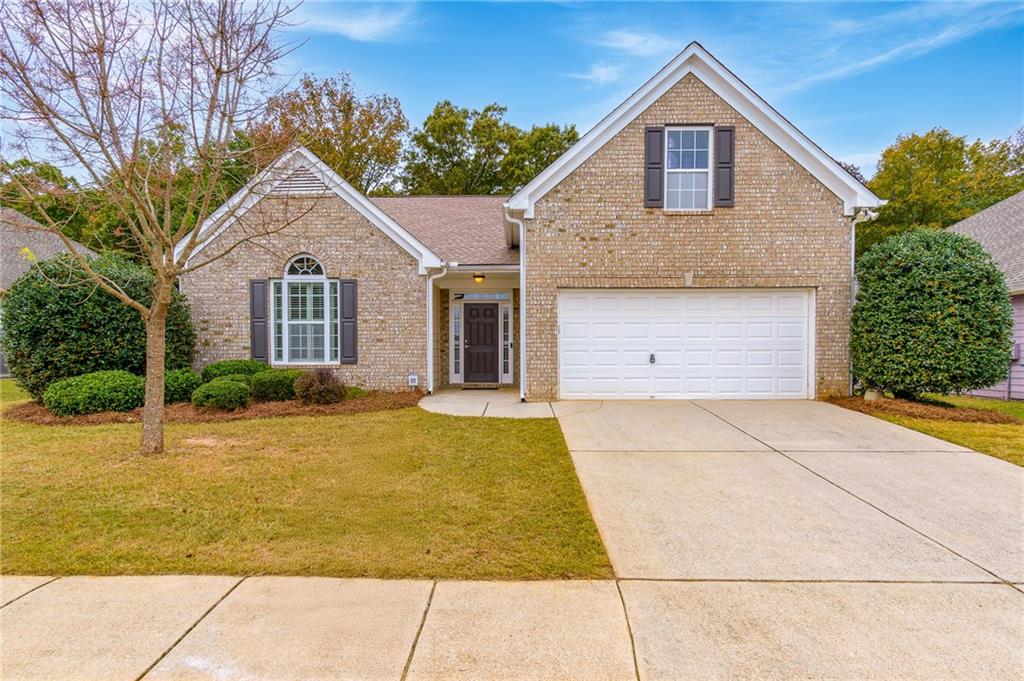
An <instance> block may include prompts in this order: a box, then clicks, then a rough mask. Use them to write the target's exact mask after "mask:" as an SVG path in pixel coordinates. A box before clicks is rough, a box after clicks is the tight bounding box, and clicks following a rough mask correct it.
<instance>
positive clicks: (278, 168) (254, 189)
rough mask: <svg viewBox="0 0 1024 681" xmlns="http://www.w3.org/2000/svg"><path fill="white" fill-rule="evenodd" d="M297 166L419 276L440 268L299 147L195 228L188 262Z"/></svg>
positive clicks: (420, 247) (398, 228) (384, 215)
mask: <svg viewBox="0 0 1024 681" xmlns="http://www.w3.org/2000/svg"><path fill="white" fill-rule="evenodd" d="M300 166H306V167H307V168H309V170H310V171H311V172H312V173H313V174H314V175H316V176H317V177H318V178H319V179H320V180H321V181H322V182H323V183H324V184H325V185H326V186H327V188H328V189H330V190H331V191H332V192H333V193H334V194H336V195H337V196H338V197H340V198H341V199H342V200H343V201H345V202H346V203H348V204H349V205H350V206H352V207H353V208H355V209H356V211H357V212H358V213H359V214H360V215H362V216H363V217H365V218H366V219H367V220H369V221H370V222H371V223H372V224H374V225H375V226H376V227H378V228H379V229H380V230H381V231H382V232H384V233H385V234H387V235H388V236H389V237H391V239H392V241H394V242H395V243H397V244H398V245H399V246H401V247H402V248H403V249H404V250H405V251H406V252H407V253H409V254H410V255H411V256H413V257H414V258H416V260H417V262H418V263H419V273H420V274H426V271H427V270H428V269H430V268H437V267H440V266H441V264H442V261H441V258H439V257H438V256H437V255H436V254H434V253H433V252H432V251H431V250H430V249H429V248H427V247H426V246H425V245H423V243H421V242H420V241H419V240H417V239H416V238H415V237H414V236H413V235H412V234H410V233H409V232H408V231H407V230H406V229H405V228H404V227H402V226H401V225H399V224H398V223H397V222H395V221H394V219H392V218H391V217H390V216H388V214H387V213H385V212H384V211H382V210H381V209H380V208H378V207H377V206H376V205H375V204H374V203H373V202H372V201H370V200H369V199H368V198H366V196H364V195H363V194H362V192H360V191H358V190H357V189H356V188H355V187H353V186H352V185H350V184H349V183H348V182H346V181H345V180H344V179H343V178H342V177H341V176H340V175H338V174H337V173H336V172H334V171H333V170H331V168H330V167H328V166H327V164H326V163H324V162H323V161H321V160H320V159H319V158H318V157H317V156H316V154H314V153H313V152H311V151H310V150H309V149H307V148H306V147H302V146H300V147H296V148H295V149H293V150H291V151H290V152H288V153H286V154H284V155H283V156H281V158H279V159H278V160H277V161H275V162H274V163H272V164H271V165H270V167H268V168H267V169H265V170H264V171H263V172H261V173H260V174H259V175H257V176H256V177H254V178H253V179H252V180H250V181H249V182H248V183H247V184H246V185H245V186H244V187H242V189H240V190H238V192H236V193H235V195H234V196H232V197H231V198H230V199H228V200H227V201H226V202H225V203H224V205H222V206H221V207H220V208H218V209H217V210H216V211H214V212H213V213H212V214H211V215H210V217H208V218H207V219H206V220H205V221H204V222H203V224H202V225H201V226H200V227H199V237H198V242H199V245H198V246H196V248H195V250H193V251H192V255H190V256H189V259H190V260H191V258H194V257H195V256H196V255H197V254H198V253H199V252H200V251H202V250H203V249H204V248H206V247H207V246H208V245H210V244H211V243H213V242H214V241H215V240H216V239H217V237H218V236H220V235H221V234H222V233H223V232H224V230H225V229H227V228H228V227H230V226H231V224H232V223H233V222H234V221H235V220H237V219H238V217H239V216H240V215H242V214H244V213H245V212H246V211H248V210H249V209H250V208H252V207H253V206H254V205H256V203H257V202H258V201H259V200H260V199H263V198H265V197H266V196H268V195H269V194H270V193H271V192H272V191H273V190H274V187H275V186H277V184H278V183H280V182H281V181H282V180H284V179H285V178H286V177H287V176H288V173H287V172H284V171H290V170H293V169H295V168H297V167H300ZM275 174H276V175H277V176H276V177H275V176H274V175H275ZM261 184H266V185H267V186H266V187H261V186H260V185H261ZM306 193H308V192H306ZM309 195H310V196H314V195H317V193H311V194H309ZM228 214H230V215H231V217H229V218H227V219H226V220H224V222H223V224H220V225H219V226H218V227H217V230H216V231H215V232H214V233H213V234H211V235H210V236H208V237H206V236H205V232H207V231H208V230H209V229H211V228H212V227H213V226H214V225H217V223H218V222H219V221H220V220H221V218H223V216H225V215H228ZM184 248H185V242H184V241H183V242H182V243H179V244H178V246H177V247H176V248H175V250H174V257H175V260H177V258H178V257H179V256H180V255H181V252H182V251H183V250H184Z"/></svg>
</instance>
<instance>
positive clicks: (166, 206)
mask: <svg viewBox="0 0 1024 681" xmlns="http://www.w3.org/2000/svg"><path fill="white" fill-rule="evenodd" d="M289 14H290V8H289V7H287V6H285V5H284V4H282V3H281V2H280V0H210V1H206V0H150V1H149V2H146V3H133V2H131V1H130V0H6V2H4V3H3V4H2V5H0V92H2V94H3V97H2V99H3V104H2V105H0V106H2V109H0V114H2V116H3V118H4V119H5V120H6V121H8V122H10V125H9V126H7V127H8V128H9V130H10V131H11V134H10V138H9V139H10V141H9V143H8V144H9V146H8V148H9V149H14V150H17V152H19V154H20V155H22V156H24V157H26V158H31V157H32V156H33V154H36V153H45V155H46V156H47V160H48V161H50V162H52V163H54V164H62V165H63V166H64V167H68V168H74V169H76V172H77V173H79V174H80V175H81V176H82V178H83V179H82V184H83V186H84V187H86V188H87V189H89V190H90V191H89V192H77V193H74V192H69V194H68V196H67V197H65V198H67V199H68V200H72V199H73V198H74V196H79V197H81V196H88V195H90V194H94V195H100V196H102V198H103V200H104V201H105V203H106V205H107V206H108V207H109V210H111V211H113V212H114V214H116V217H117V219H118V220H119V221H120V224H122V225H123V226H124V230H125V231H126V233H127V236H128V237H129V238H130V239H131V241H132V243H133V246H134V248H135V250H136V252H137V254H138V258H139V260H140V261H141V262H142V263H143V264H144V265H145V266H146V267H147V268H148V269H149V270H151V272H152V274H153V284H152V291H151V292H150V294H151V295H148V296H146V297H145V299H144V300H143V299H141V298H140V297H133V296H132V295H130V294H129V292H127V291H126V290H124V289H123V288H121V287H119V286H118V285H117V284H116V283H115V282H113V281H112V280H110V279H108V278H106V277H104V276H103V275H102V273H101V272H97V271H96V270H95V269H94V268H93V267H92V266H91V265H90V262H89V260H88V259H87V258H86V257H85V255H84V254H83V253H81V252H79V250H78V248H77V247H76V245H75V244H74V243H73V242H72V241H71V240H69V239H68V238H67V237H66V235H65V234H64V232H63V231H62V228H63V227H64V225H65V223H66V220H63V219H61V217H60V216H54V215H51V213H50V212H48V211H47V210H45V207H41V209H40V210H39V211H37V212H36V213H35V215H36V217H38V218H42V219H43V225H44V227H45V228H46V229H47V230H49V231H51V232H53V233H54V234H56V235H58V236H59V237H60V238H61V239H63V241H64V245H65V247H66V248H67V250H68V251H69V252H70V253H71V256H72V257H73V258H74V260H75V261H76V263H77V264H78V265H79V266H80V267H81V269H82V271H83V272H85V274H86V275H87V281H88V284H89V285H91V286H94V287H98V288H100V289H102V290H103V291H105V292H106V293H107V294H109V295H112V296H114V297H115V298H117V299H118V300H120V301H121V302H122V303H124V304H125V305H127V306H129V307H131V308H133V309H134V310H136V311H137V312H138V313H139V314H140V315H141V316H142V319H143V320H144V322H145V327H146V362H145V371H146V400H145V407H144V409H143V417H142V438H141V445H140V451H141V452H143V453H154V452H159V451H162V449H163V426H164V411H163V401H164V356H165V345H166V324H167V314H168V308H169V306H170V303H171V299H172V294H173V291H174V288H175V282H176V281H177V279H178V277H179V276H181V275H182V274H184V273H187V272H190V271H192V270H194V269H196V268H199V267H202V266H204V265H206V264H208V262H210V261H211V260H212V259H214V258H216V257H222V256H223V255H225V254H227V253H230V252H232V251H233V250H234V248H235V247H237V246H238V245H240V244H242V243H244V242H247V241H251V240H253V239H258V238H259V237H260V236H262V235H266V234H268V233H270V232H273V231H280V230H282V229H285V228H286V227H287V226H288V224H290V223H285V224H282V223H281V222H277V223H273V222H270V221H269V220H261V219H260V218H259V216H258V215H254V216H252V217H249V216H247V217H246V219H245V220H240V221H239V222H238V223H237V224H238V227H237V228H236V229H235V230H233V231H234V232H235V234H236V236H234V237H232V241H233V243H230V244H227V247H226V248H224V249H219V252H218V254H217V255H216V256H209V257H210V260H202V259H198V258H197V259H192V257H191V256H192V255H193V252H194V251H195V249H196V245H197V236H198V232H199V230H197V229H194V228H195V227H196V226H197V225H200V224H202V223H203V222H204V221H205V220H207V218H209V217H210V216H211V214H212V213H213V212H214V211H215V210H216V209H217V208H218V207H219V206H220V205H221V203H222V202H223V200H224V198H226V197H225V194H226V193H227V192H228V191H231V189H232V188H233V187H235V186H238V185H239V184H240V182H241V180H242V177H236V178H231V177H227V176H229V175H230V174H231V173H233V172H238V173H239V174H240V175H241V176H245V177H248V176H250V175H252V174H253V173H255V172H257V171H259V170H260V169H259V168H258V167H253V164H252V159H253V158H258V157H259V155H258V154H256V153H255V152H256V151H258V149H254V148H253V147H252V145H248V144H245V145H239V144H237V133H238V131H239V130H242V129H245V128H246V127H247V126H248V125H250V124H251V123H252V122H254V121H255V120H257V119H259V118H261V117H262V114H263V104H264V102H265V101H266V98H267V97H268V96H269V95H272V94H273V93H272V92H270V88H271V87H272V84H273V83H274V82H275V81H274V76H275V64H276V63H277V62H278V60H279V59H280V58H281V57H282V56H283V54H284V53H285V52H286V50H287V48H286V47H285V46H282V45H281V44H280V43H279V42H278V40H277V36H278V32H279V29H281V28H282V27H284V26H285V25H286V22H287V18H288V16H289ZM5 151H6V150H5ZM261 177H263V176H262V175H261ZM226 178H227V181H226ZM0 179H2V180H3V181H4V182H5V186H6V187H7V188H8V189H10V188H13V189H14V190H16V191H17V192H18V194H19V196H20V197H21V199H22V200H23V201H25V202H27V203H28V204H29V205H32V204H33V202H34V201H36V200H37V199H38V198H39V197H40V196H41V194H40V193H39V188H38V187H35V186H33V183H32V182H25V181H23V178H20V177H19V176H18V175H17V174H14V175H11V174H8V176H6V177H4V178H0ZM267 180H268V181H271V180H272V178H271V177H269V176H268V177H267ZM263 186H265V185H262V183H259V182H257V183H254V184H253V185H252V186H251V187H250V191H253V192H259V191H261V187H263ZM87 210H89V206H88V204H87V203H84V202H83V203H82V204H80V205H78V206H77V209H76V210H75V211H72V214H73V213H75V212H82V211H87ZM223 217H224V218H230V217H234V215H233V214H231V212H230V211H229V212H228V213H226V214H224V215H223ZM298 217H301V216H295V219H298ZM292 222H293V220H292Z"/></svg>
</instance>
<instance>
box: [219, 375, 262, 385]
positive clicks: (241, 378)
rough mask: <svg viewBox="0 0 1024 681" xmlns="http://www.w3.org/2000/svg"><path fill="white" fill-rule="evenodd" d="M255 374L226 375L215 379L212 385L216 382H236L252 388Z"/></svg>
mask: <svg viewBox="0 0 1024 681" xmlns="http://www.w3.org/2000/svg"><path fill="white" fill-rule="evenodd" d="M254 375H255V374H224V375H223V376H217V377H216V378H213V379H212V380H211V381H210V383H213V382H214V381H234V382H235V383H243V384H245V385H248V386H250V387H251V386H252V377H253V376H254Z"/></svg>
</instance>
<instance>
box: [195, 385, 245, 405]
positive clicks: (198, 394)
mask: <svg viewBox="0 0 1024 681" xmlns="http://www.w3.org/2000/svg"><path fill="white" fill-rule="evenodd" d="M251 397H252V391H251V390H250V389H249V386H247V385H246V384H244V383H238V382H236V381H223V380H221V381H211V382H210V383H206V384H205V385H201V386H199V387H198V388H196V390H195V392H194V393H192V406H195V407H215V408H217V409H225V410H230V409H239V408H241V407H244V406H246V405H247V404H249V400H250V399H251Z"/></svg>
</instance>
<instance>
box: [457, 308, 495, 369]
mask: <svg viewBox="0 0 1024 681" xmlns="http://www.w3.org/2000/svg"><path fill="white" fill-rule="evenodd" d="M464 308H465V309H464V314H465V316H466V321H465V324H466V347H465V352H466V376H465V379H464V380H465V381H466V383H497V382H498V304H497V303H466V304H465V306H464Z"/></svg>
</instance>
